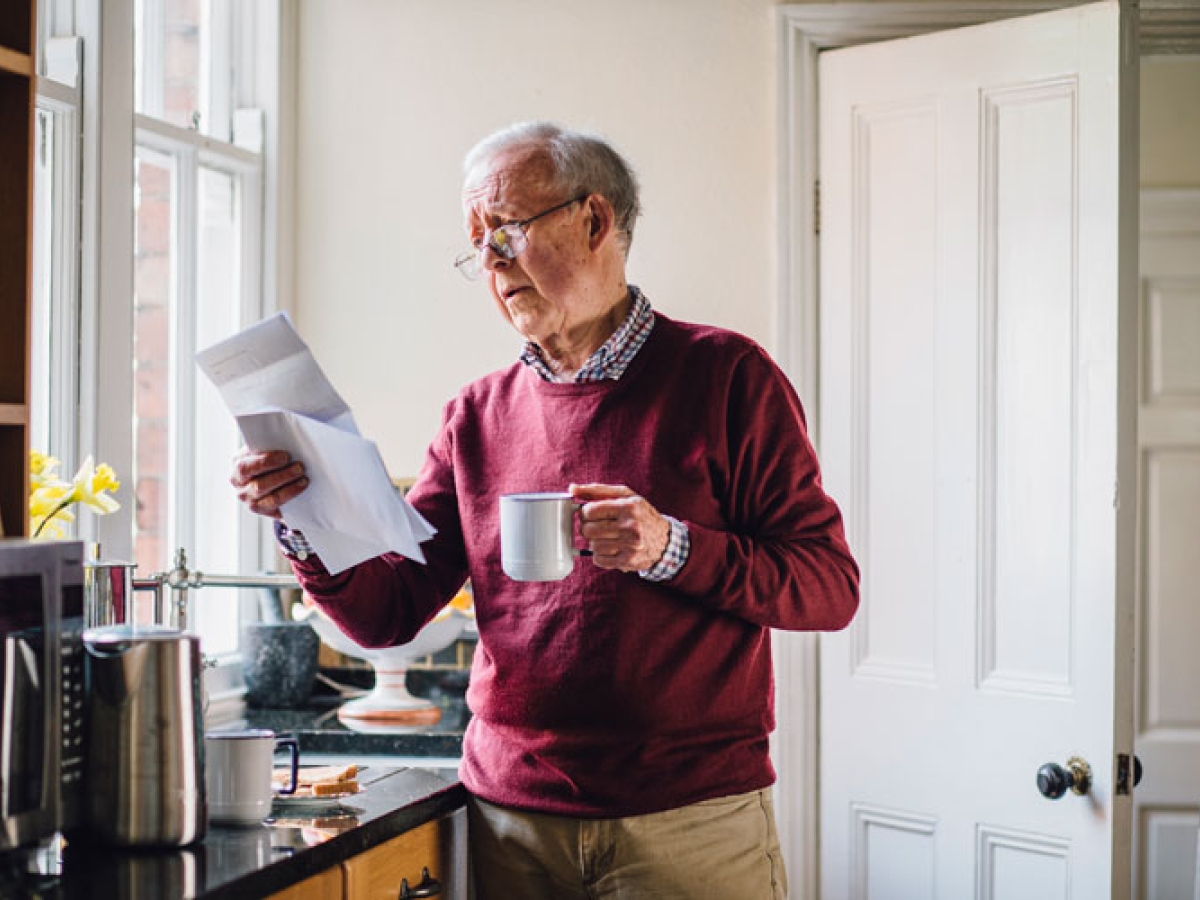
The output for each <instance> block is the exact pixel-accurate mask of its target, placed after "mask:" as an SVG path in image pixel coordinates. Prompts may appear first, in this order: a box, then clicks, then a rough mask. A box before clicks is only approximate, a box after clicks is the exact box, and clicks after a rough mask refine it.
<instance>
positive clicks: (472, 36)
mask: <svg viewBox="0 0 1200 900" xmlns="http://www.w3.org/2000/svg"><path fill="white" fill-rule="evenodd" d="M773 6H774V4H773V3H772V2H770V0H666V2H664V0H655V2H650V3H647V2H644V0H610V2H608V3H605V4H591V3H587V4H585V3H583V2H578V0H561V2H539V0H514V2H509V3H503V4H493V3H486V2H483V0H454V2H452V3H446V2H444V0H405V2H403V3H397V2H392V0H339V2H337V3H332V2H328V0H300V3H299V7H298V8H299V33H298V40H299V46H298V84H297V110H298V111H297V135H296V137H297V157H296V173H297V176H296V185H295V209H296V219H295V227H296V260H295V285H296V288H295V296H294V298H286V297H285V298H283V302H284V303H285V305H287V306H289V307H290V308H291V309H292V310H293V312H294V314H295V318H296V321H297V325H298V327H299V329H300V332H301V334H302V335H303V336H304V337H305V339H306V340H307V341H308V342H309V343H310V344H311V345H312V347H313V349H314V351H315V353H316V355H317V358H318V360H320V361H321V363H322V364H323V366H324V367H325V369H326V370H327V371H328V373H329V375H330V377H331V378H332V380H333V381H334V383H335V385H337V387H338V388H339V389H340V390H341V392H342V393H343V395H344V396H345V397H346V399H347V401H348V402H349V403H350V405H351V406H352V407H353V408H354V410H355V413H356V417H357V419H358V423H359V426H360V428H361V429H362V430H363V432H364V433H365V434H367V435H369V436H371V437H372V438H373V439H374V440H376V441H377V442H378V443H379V446H380V449H381V451H382V453H383V456H384V459H385V462H386V463H387V465H388V468H389V470H390V471H391V472H392V474H393V475H394V476H405V475H411V474H415V472H416V470H417V468H418V466H419V465H420V463H421V460H422V458H423V456H424V450H425V447H426V445H427V444H428V442H429V440H430V438H431V437H432V436H433V434H434V432H435V430H436V428H437V425H438V422H439V418H440V412H441V408H442V405H443V404H444V403H445V401H446V400H448V399H449V398H450V397H451V396H453V394H454V393H455V392H456V391H457V389H458V388H459V387H460V386H461V385H462V384H464V383H466V382H467V381H469V380H470V379H472V378H475V377H477V376H479V375H481V374H483V373H485V372H487V371H490V370H492V369H495V368H498V367H501V366H504V365H507V364H508V363H510V362H511V361H512V360H513V359H515V358H516V355H517V353H518V352H519V348H520V340H519V338H518V337H517V335H516V334H515V332H513V331H512V330H511V329H510V327H509V326H508V325H507V324H506V323H505V322H503V321H502V320H501V318H500V316H499V314H498V313H497V312H496V311H495V309H494V308H493V306H492V305H491V300H490V297H489V295H488V294H487V290H486V288H485V287H484V286H483V285H482V284H470V283H468V282H466V281H464V280H463V279H462V278H461V276H460V275H458V273H457V272H455V271H454V270H453V268H452V267H451V260H452V259H453V258H454V257H455V256H456V255H457V254H458V253H460V252H461V251H462V250H463V249H464V248H465V246H466V241H465V238H464V235H463V231H462V213H461V208H460V206H459V187H460V180H461V169H460V163H461V159H462V156H463V154H464V152H465V151H466V150H467V149H468V148H469V147H470V146H471V145H472V144H473V143H474V142H475V141H476V140H477V139H479V138H480V137H482V136H484V135H485V134H487V133H489V132H490V131H492V130H493V129H495V128H498V127H500V126H503V125H505V124H507V123H509V122H512V121H517V120H521V119H529V118H549V119H553V120H557V121H560V122H564V123H566V124H569V125H573V126H577V127H583V128H588V129H592V130H596V131H599V132H601V133H603V134H605V135H607V136H608V137H609V138H610V139H612V140H613V141H614V142H615V143H616V144H617V146H618V147H619V148H620V149H622V150H623V152H624V153H625V154H626V156H627V157H628V158H629V159H630V160H631V161H632V163H633V164H634V166H635V168H636V169H637V171H638V173H639V175H640V177H641V180H642V185H643V193H644V207H645V214H644V215H643V217H642V220H641V222H640V224H639V226H638V232H637V235H636V237H635V240H634V247H633V253H632V257H631V260H630V266H629V270H630V280H631V281H632V282H633V283H635V284H638V285H640V286H641V287H643V288H644V289H645V290H646V292H647V293H648V295H649V296H650V298H651V301H652V302H653V303H654V305H655V306H656V307H657V308H658V309H660V310H662V311H663V312H664V313H666V314H668V315H671V316H674V317H677V318H683V319H690V320H698V321H707V322H713V323H716V324H720V325H724V326H727V327H731V328H734V329H737V330H739V331H742V332H744V333H746V334H749V335H750V336H752V337H754V338H755V339H756V340H758V341H760V342H762V343H763V344H764V345H766V346H767V347H768V348H769V347H770V346H771V342H772V339H773V335H772V320H773V314H774V305H775V290H776V277H775V268H776V252H775V228H774V223H775V193H774V191H775V187H774V186H775V182H776V172H775V165H776V160H775V116H776V110H775V99H774V98H775V70H774V59H775V17H774V10H773Z"/></svg>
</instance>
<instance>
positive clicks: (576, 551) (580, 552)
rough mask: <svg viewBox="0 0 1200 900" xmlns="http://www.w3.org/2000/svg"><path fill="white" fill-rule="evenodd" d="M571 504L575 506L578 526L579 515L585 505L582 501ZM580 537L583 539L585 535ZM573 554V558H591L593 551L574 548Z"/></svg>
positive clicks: (572, 549)
mask: <svg viewBox="0 0 1200 900" xmlns="http://www.w3.org/2000/svg"><path fill="white" fill-rule="evenodd" d="M571 502H572V503H574V504H575V521H576V524H578V523H579V513H580V512H581V511H582V510H583V505H584V503H583V501H582V500H573V501H571ZM580 537H583V535H580ZM571 554H572V555H573V556H591V555H592V551H591V550H589V549H588V548H587V547H572V548H571Z"/></svg>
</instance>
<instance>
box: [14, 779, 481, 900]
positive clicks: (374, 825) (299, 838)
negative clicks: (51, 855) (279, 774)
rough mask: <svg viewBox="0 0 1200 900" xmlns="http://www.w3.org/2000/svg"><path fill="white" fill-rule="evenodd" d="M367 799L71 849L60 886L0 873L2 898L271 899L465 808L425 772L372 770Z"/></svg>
mask: <svg viewBox="0 0 1200 900" xmlns="http://www.w3.org/2000/svg"><path fill="white" fill-rule="evenodd" d="M360 783H361V784H362V785H363V791H362V792H361V793H359V794H357V795H355V796H354V797H352V798H350V799H349V800H343V801H341V804H340V805H338V806H334V807H330V808H327V809H322V810H320V811H319V813H318V811H315V810H311V809H308V810H306V811H304V812H303V813H300V812H297V811H289V810H288V809H286V808H285V807H280V805H279V804H276V806H275V807H274V808H273V809H272V818H271V819H268V820H267V821H266V823H264V824H262V825H256V826H249V827H240V828H235V827H227V826H220V825H210V826H209V829H208V833H207V835H206V836H205V838H204V840H203V841H201V842H199V843H197V844H194V845H192V846H190V847H184V848H172V849H162V850H149V849H146V850H128V849H115V848H111V847H104V846H99V845H96V844H92V843H90V842H88V841H86V840H75V841H72V842H70V843H69V844H68V846H67V850H66V853H65V854H64V857H63V870H62V873H61V875H59V876H58V877H48V876H37V877H35V876H31V875H25V876H23V875H20V874H14V873H12V872H10V873H8V875H7V877H5V875H4V874H3V873H0V897H5V898H8V897H13V898H18V897H21V898H45V900H141V898H153V900H170V898H184V897H187V898H192V897H194V898H198V900H229V898H254V897H264V896H267V895H269V894H271V893H273V892H275V891H279V890H282V889H283V888H285V887H288V886H289V885H292V884H295V883H296V882H298V881H302V880H304V879H305V878H308V877H310V876H312V875H315V874H317V873H318V872H321V871H324V870H325V869H328V868H330V867H331V866H335V865H337V864H338V863H340V862H342V861H343V860H345V859H347V858H349V857H351V856H354V855H355V854H358V853H362V852H363V851H365V850H369V849H370V848H372V847H374V846H376V845H378V844H380V843H383V842H384V841H387V840H389V839H391V838H393V837H395V836H396V835H399V834H403V833H404V832H406V831H409V830H411V829H413V828H416V827H417V826H419V825H422V824H424V823H425V822H428V821H431V820H433V819H436V818H439V817H440V816H443V815H446V814H447V813H450V812H452V811H453V810H455V809H458V808H460V807H461V806H463V805H464V804H465V802H466V792H465V790H464V788H463V787H462V786H461V785H460V784H458V783H457V782H454V781H450V780H447V779H446V778H443V777H440V776H438V775H435V774H434V773H432V772H429V771H426V770H423V769H417V768H405V769H393V768H384V767H372V766H370V765H368V766H366V767H365V768H364V770H363V771H362V772H361V773H360Z"/></svg>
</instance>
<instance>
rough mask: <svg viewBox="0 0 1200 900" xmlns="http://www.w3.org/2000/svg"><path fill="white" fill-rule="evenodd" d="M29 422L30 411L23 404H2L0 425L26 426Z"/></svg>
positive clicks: (0, 406) (0, 404)
mask: <svg viewBox="0 0 1200 900" xmlns="http://www.w3.org/2000/svg"><path fill="white" fill-rule="evenodd" d="M28 421H29V410H28V409H27V408H26V407H25V404H23V403H0V425H24V424H26V423H27V422H28Z"/></svg>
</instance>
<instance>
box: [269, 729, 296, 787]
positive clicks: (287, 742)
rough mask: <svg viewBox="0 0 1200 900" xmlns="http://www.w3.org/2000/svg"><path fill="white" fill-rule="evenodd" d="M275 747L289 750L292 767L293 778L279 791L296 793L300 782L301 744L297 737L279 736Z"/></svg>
mask: <svg viewBox="0 0 1200 900" xmlns="http://www.w3.org/2000/svg"><path fill="white" fill-rule="evenodd" d="M275 749H276V750H286V751H287V752H288V757H289V763H290V769H291V778H290V779H289V780H288V783H287V787H284V788H280V790H279V793H280V794H283V795H287V794H294V793H296V786H297V785H298V784H299V783H300V744H299V742H298V741H297V740H296V739H295V738H279V739H278V740H276V741H275Z"/></svg>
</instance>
